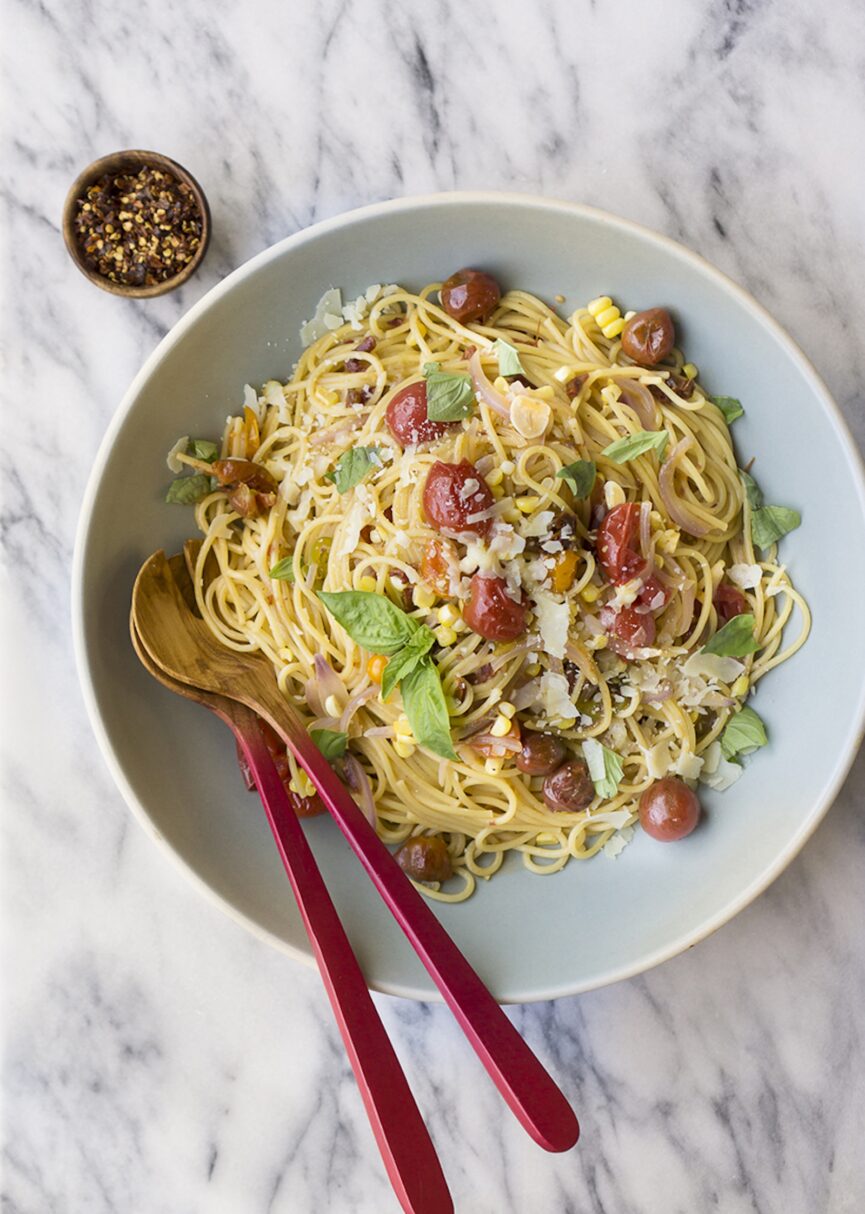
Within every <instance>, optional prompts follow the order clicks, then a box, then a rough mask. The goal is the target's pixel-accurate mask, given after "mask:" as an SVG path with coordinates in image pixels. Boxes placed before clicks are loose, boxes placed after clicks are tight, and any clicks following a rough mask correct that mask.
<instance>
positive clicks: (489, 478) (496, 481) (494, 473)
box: [484, 468, 505, 489]
mask: <svg viewBox="0 0 865 1214" xmlns="http://www.w3.org/2000/svg"><path fill="white" fill-rule="evenodd" d="M504 475H505V474H504V472H502V470H501V468H491V469H490V471H489V472H487V473H486V474H485V476H484V480H485V481H486V482H487V484H488V485H489V487H490V488H491V489H492V488H493V486H494V485H500V484H501V483H502V479H503V478H504Z"/></svg>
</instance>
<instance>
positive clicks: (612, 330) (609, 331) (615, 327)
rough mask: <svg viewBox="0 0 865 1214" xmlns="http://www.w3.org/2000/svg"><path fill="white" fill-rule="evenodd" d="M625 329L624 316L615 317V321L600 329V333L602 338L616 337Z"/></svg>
mask: <svg viewBox="0 0 865 1214" xmlns="http://www.w3.org/2000/svg"><path fill="white" fill-rule="evenodd" d="M624 327H625V318H624V316H617V317H616V319H615V320H611V321H610V323H609V324H607V325H603V326H602V327H601V332H602V333H603V335H604V337H618V336H619V334H620V333H621V332H622V330H623V329H624Z"/></svg>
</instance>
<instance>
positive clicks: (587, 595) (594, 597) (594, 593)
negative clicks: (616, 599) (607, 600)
mask: <svg viewBox="0 0 865 1214" xmlns="http://www.w3.org/2000/svg"><path fill="white" fill-rule="evenodd" d="M600 597H601V587H600V586H593V585H592V583H591V582H589V584H588V586H584V587H583V589H582V590H581V591H580V598H581V599H582V600H583V602H584V603H597V601H598V599H599V598H600Z"/></svg>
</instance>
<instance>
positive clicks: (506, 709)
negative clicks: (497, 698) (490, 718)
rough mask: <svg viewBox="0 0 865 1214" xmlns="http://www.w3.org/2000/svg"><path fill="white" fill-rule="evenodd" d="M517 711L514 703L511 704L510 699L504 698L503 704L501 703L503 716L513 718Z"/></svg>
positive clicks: (500, 709) (500, 710)
mask: <svg viewBox="0 0 865 1214" xmlns="http://www.w3.org/2000/svg"><path fill="white" fill-rule="evenodd" d="M516 711H517V710H516V708H515V707H514V706H513V704H511V702H510V700H502V702H501V704H499V712H500V713H501V714H502V716H503V717H507V718H508V720H510V719H511V717H512V716H513V715H514V713H515V712H516Z"/></svg>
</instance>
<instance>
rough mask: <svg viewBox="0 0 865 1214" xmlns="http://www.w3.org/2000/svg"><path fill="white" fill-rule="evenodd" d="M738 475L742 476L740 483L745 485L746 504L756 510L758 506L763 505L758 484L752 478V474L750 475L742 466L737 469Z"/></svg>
mask: <svg viewBox="0 0 865 1214" xmlns="http://www.w3.org/2000/svg"><path fill="white" fill-rule="evenodd" d="M739 476H740V477H741V478H742V484H743V485H744V487H745V497H746V499H747V502H748V505H749V506H750V507H751V509H752V510H758V509H759V508H760V506H762V505H763V494H762V492H761V490H760V486H759V485H758V484H757V482H756V481H755V480H754V478H753V476H750V475H749V474H748V473H747V472H746V471H745V469H744V468H740V469H739Z"/></svg>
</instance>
